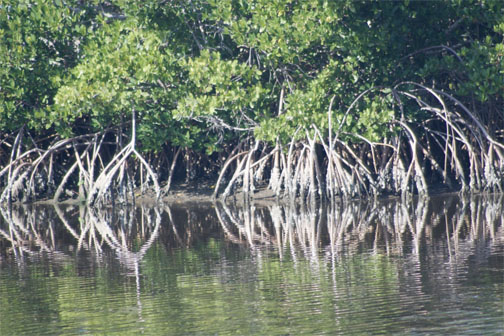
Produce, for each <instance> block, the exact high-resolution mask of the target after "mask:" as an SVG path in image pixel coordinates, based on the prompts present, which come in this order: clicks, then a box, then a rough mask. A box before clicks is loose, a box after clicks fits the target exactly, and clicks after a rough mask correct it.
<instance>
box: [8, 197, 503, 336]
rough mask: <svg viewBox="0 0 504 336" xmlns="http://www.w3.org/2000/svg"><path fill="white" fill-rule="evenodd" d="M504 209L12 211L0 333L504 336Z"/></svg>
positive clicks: (484, 204) (480, 205)
mask: <svg viewBox="0 0 504 336" xmlns="http://www.w3.org/2000/svg"><path fill="white" fill-rule="evenodd" d="M503 204H504V202H503V198H502V196H486V197H473V198H470V199H464V200H461V199H458V198H447V197H438V198H434V199H431V200H428V201H426V200H409V201H408V202H404V203H403V202H399V201H388V202H377V203H341V204H336V205H334V206H330V207H327V206H319V207H315V206H307V207H301V206H287V207H281V206H276V205H273V206H259V205H257V206H251V207H248V208H239V207H233V206H223V205H221V204H217V205H215V206H212V205H186V206H181V205H179V206H171V207H163V208H136V209H127V208H124V209H121V210H117V211H112V210H110V209H109V210H102V211H96V210H94V209H86V208H79V207H68V206H67V207H59V208H58V207H20V208H14V209H13V211H12V212H9V211H7V210H5V209H4V210H2V216H1V217H0V335H140V334H144V335H369V334H386V335H391V334H396V335H404V334H407V335H502V334H503V333H504V309H503V308H504V219H503V217H504V216H503V210H504V209H503V208H504V205H503Z"/></svg>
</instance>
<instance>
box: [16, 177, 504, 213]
mask: <svg viewBox="0 0 504 336" xmlns="http://www.w3.org/2000/svg"><path fill="white" fill-rule="evenodd" d="M214 186H215V183H214V181H194V182H191V183H177V184H174V185H173V186H172V188H171V189H170V191H169V192H168V194H167V195H164V196H163V197H161V199H160V200H159V201H158V200H156V199H155V196H154V195H152V193H150V192H146V193H144V194H141V195H138V194H137V195H136V198H135V202H134V204H135V205H152V206H154V205H156V204H189V203H193V204H203V203H205V204H213V203H215V202H226V203H228V202H230V203H237V204H240V203H242V204H243V203H245V201H244V198H243V196H244V195H243V193H242V191H241V190H240V189H238V190H237V191H235V192H234V193H232V194H230V195H229V196H228V197H227V198H226V200H225V201H223V200H222V199H220V198H219V197H217V199H214V198H213V197H212V195H213V193H214ZM499 194H501V193H498V192H485V191H479V192H468V193H467V194H466V195H467V196H472V195H477V196H482V195H499ZM463 195H464V194H462V193H461V192H460V191H457V190H448V189H447V188H443V187H440V186H437V187H436V186H432V189H431V193H430V194H429V195H426V196H419V195H418V194H410V196H411V197H440V196H447V197H448V196H449V197H452V196H463ZM401 198H402V197H401V195H377V196H366V197H361V198H351V199H348V201H366V200H384V201H386V200H400V199H401ZM250 200H251V201H252V202H254V204H264V205H269V204H278V203H287V202H290V200H287V199H285V198H284V197H276V196H275V194H274V193H273V191H272V190H270V189H267V188H265V187H257V189H256V191H255V192H254V193H252V194H251V195H250ZM326 201H327V200H326ZM296 202H301V200H300V199H299V198H296ZM323 202H324V201H323ZM12 204H13V205H19V204H30V205H56V204H61V205H78V204H84V202H81V201H79V200H78V199H76V198H74V199H71V198H70V199H65V200H62V201H57V202H56V201H54V200H52V199H41V200H36V201H32V202H20V201H16V202H13V203H12ZM117 205H123V204H117ZM124 205H132V203H131V202H128V203H126V204H124ZM108 206H112V204H106V205H105V207H108Z"/></svg>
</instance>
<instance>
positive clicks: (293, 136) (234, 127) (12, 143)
mask: <svg viewBox="0 0 504 336" xmlns="http://www.w3.org/2000/svg"><path fill="white" fill-rule="evenodd" d="M0 35H2V39H1V41H0V65H1V66H0V141H1V143H0V145H1V148H0V154H1V158H0V167H1V168H3V170H2V173H0V174H1V176H2V177H1V178H3V179H4V180H3V181H2V183H3V185H7V184H8V183H11V184H12V183H14V181H15V180H16V179H15V178H14V177H13V176H14V175H13V174H14V172H15V171H16V169H15V168H16V167H18V168H19V165H20V164H21V163H22V162H27V160H28V161H30V160H31V162H34V161H36V158H35V157H33V156H32V157H30V158H29V157H28V156H25V157H23V158H22V160H21V157H20V155H21V154H20V153H23V152H26V151H29V150H31V149H33V148H38V149H40V151H39V152H37V154H36V155H39V158H40V157H41V156H44V155H45V154H42V151H43V150H46V149H47V150H50V149H51V148H52V149H53V150H50V152H47V153H50V155H49V154H47V155H46V156H47V157H49V156H50V157H51V160H52V159H53V158H52V157H53V155H63V154H62V153H63V152H64V151H63V148H66V146H63V145H62V143H60V145H58V146H60V147H57V148H55V147H54V146H55V145H56V144H58V141H61V139H72V142H66V144H67V145H68V144H70V143H71V144H73V147H72V146H71V147H72V148H74V149H75V151H76V154H75V155H74V154H68V150H67V151H66V152H65V153H66V154H64V155H63V158H64V159H62V160H61V161H60V166H61V167H63V169H60V171H58V170H57V169H56V172H53V170H52V168H51V169H49V168H45V170H44V172H42V170H41V169H39V165H40V164H42V163H39V162H38V163H37V164H36V165H35V166H33V165H32V166H31V168H29V169H30V172H26V175H25V177H24V178H23V179H27V178H28V176H29V175H30V174H32V176H33V174H34V172H35V171H38V173H37V174H41V175H43V176H46V179H48V180H52V179H56V180H58V178H59V179H61V178H62V177H63V176H64V174H65V172H67V171H68V169H69V168H70V167H72V164H74V163H73V161H72V160H71V159H70V158H73V160H75V156H80V157H81V158H84V157H85V156H86V155H88V154H89V153H90V152H86V150H90V149H89V146H88V145H89V143H90V142H94V143H95V144H96V143H97V141H98V138H97V136H98V135H100V136H101V135H103V136H104V137H105V138H103V139H105V140H103V141H104V142H103V143H106V144H108V145H107V146H108V147H106V148H105V147H99V150H100V153H101V155H102V156H100V159H101V160H102V161H103V162H102V163H101V168H102V169H105V168H106V165H107V162H108V161H110V160H112V161H110V162H115V163H118V164H123V163H124V162H126V161H127V160H129V159H127V158H124V159H120V158H118V159H117V160H116V161H114V160H113V159H112V157H114V153H119V152H120V151H121V149H122V147H123V146H124V145H125V144H126V143H127V142H128V141H130V140H133V141H134V144H135V146H136V148H138V149H139V151H140V152H139V153H137V154H138V155H140V153H144V154H145V153H146V154H148V155H149V156H148V159H146V160H147V161H149V160H150V161H149V164H151V165H153V166H155V167H157V170H158V171H157V173H158V176H166V174H168V168H169V166H170V165H169V164H168V163H169V162H170V161H175V162H176V161H177V160H179V161H180V160H185V161H184V162H185V163H186V165H185V166H186V167H187V172H186V175H187V176H190V175H191V173H190V172H189V170H193V169H194V168H193V167H194V165H193V164H194V163H197V164H198V165H205V166H206V168H205V170H200V171H199V172H198V173H199V174H201V173H203V172H204V171H206V172H207V173H209V172H212V171H216V170H218V169H220V168H221V167H222V163H223V161H222V160H224V158H225V157H226V156H227V155H231V154H233V153H234V154H236V151H234V152H232V149H233V148H234V146H235V145H238V147H239V148H237V149H236V150H237V151H242V152H243V151H246V150H250V152H251V154H252V153H254V154H253V155H254V156H253V157H252V156H251V155H249V156H248V157H245V156H243V160H246V161H248V166H249V168H247V169H252V168H251V167H253V163H251V160H252V161H254V160H259V159H260V158H266V157H265V156H261V155H264V154H265V153H267V152H268V150H269V149H267V148H270V149H271V148H273V147H274V148H275V151H274V153H273V152H270V154H271V156H270V157H271V160H270V159H269V157H268V160H269V161H268V162H266V161H267V160H266V159H265V160H264V162H265V164H267V166H268V167H270V168H272V169H274V167H277V168H279V169H280V170H282V171H285V172H289V170H290V169H291V168H295V169H296V170H300V169H301V166H303V165H305V166H307V165H308V166H309V165H312V164H313V162H312V163H310V164H308V162H306V163H303V164H301V163H300V164H297V163H296V162H302V161H304V160H308V159H307V158H308V157H311V158H313V157H314V156H315V153H317V155H316V161H317V162H316V164H315V166H316V167H315V168H312V169H311V170H310V171H312V173H313V169H316V170H317V172H316V173H313V174H315V175H317V176H316V178H317V180H318V181H319V182H317V186H318V187H317V188H316V189H318V190H323V189H325V187H324V185H325V184H328V185H331V183H332V182H331V181H332V180H339V181H340V185H342V184H344V183H345V181H346V182H349V183H350V184H355V185H356V187H355V188H354V189H353V191H350V190H346V191H345V190H343V189H341V188H340V187H337V188H336V187H334V186H332V187H328V188H333V189H334V188H336V189H338V188H339V189H338V190H336V189H334V190H336V192H337V193H340V194H349V195H354V194H356V193H360V192H361V191H362V190H365V191H366V192H368V191H369V192H376V193H379V192H397V191H404V190H405V189H408V188H410V187H408V186H407V185H408V184H411V183H410V182H411V181H415V183H416V186H413V187H411V188H413V189H412V190H416V191H418V192H421V191H426V190H425V189H426V188H427V187H426V186H427V184H430V183H444V184H447V185H449V186H450V187H453V188H457V187H462V188H465V187H466V186H467V187H468V188H472V189H492V190H494V189H499V190H502V188H503V182H502V176H503V172H504V145H502V144H503V142H504V141H503V139H504V107H503V106H504V99H503V92H504V63H503V56H504V4H503V3H502V2H500V1H462V0H459V1H450V2H436V1H429V2H421V1H406V0H405V1H350V0H348V1H323V0H306V1H296V0H273V1H272V0H268V1H266V0H254V1H241V0H219V1H217V0H207V1H204V0H191V1H185V0H175V1H162V0H148V1H142V2H139V1H132V0H116V1H97V0H94V1H78V0H66V1H64V0H61V1H53V0H44V1H29V0H21V1H19V0H16V1H12V0H2V1H1V2H0ZM132 117H133V118H135V119H136V124H135V126H136V127H135V131H136V132H132V130H131V126H132V123H131V121H132ZM19 130H23V132H22V133H18V132H19ZM105 133H107V134H105ZM18 134H22V137H21V138H23V139H24V140H23V139H21V138H20V137H18V138H16V135H18ZM133 134H135V137H132V135H133ZM88 135H89V137H85V136H88ZM79 137H80V138H79ZM16 139H17V140H16ZM75 139H78V140H79V141H80V140H82V139H85V141H84V140H82V141H81V142H78V141H77V142H76V140H75ZM123 139H129V140H124V142H123ZM111 142H112V145H111V144H110V143H111ZM114 143H115V144H117V145H118V146H116V145H114ZM303 144H305V145H303ZM85 146H88V147H85ZM104 146H105V145H104ZM289 146H290V148H291V149H290V150H289V151H287V150H288V149H289V148H288V147H289ZM303 146H305V147H306V148H308V149H307V150H306V152H303V149H302V147H303ZM377 146H378V147H377ZM84 148H87V149H86V150H84ZM178 148H181V149H182V150H183V152H184V154H185V155H183V156H178V153H179V152H178V151H177V149H178ZM391 148H392V149H393V153H392V152H390V150H391ZM56 149H58V150H56ZM14 150H16V151H17V154H16V155H17V156H16V155H13V152H14ZM370 151H372V152H373V153H372V157H371V156H370V155H368V154H369V152H370ZM107 153H108V154H107ZM175 153H176V154H175ZM216 153H218V154H216ZM260 153H263V154H260ZM292 153H294V154H292ZM296 153H297V154H296ZM308 153H311V154H308ZM333 153H334V158H333ZM461 153H462V154H461ZM9 154H11V155H9ZM312 154H313V155H312ZM89 155H90V154H89ZM278 155H280V157H278ZM95 157H96V155H95ZM17 159H19V160H18V161H16V160H17ZM230 159H231V156H230ZM44 160H46V158H45V157H44ZM44 160H41V161H44ZM142 160H143V158H142ZM235 160H236V162H235V163H230V164H233V165H235V167H236V169H237V170H239V169H240V167H242V166H243V167H245V166H247V164H246V163H245V161H243V162H241V161H240V160H239V158H237V159H235ZM311 160H313V159H311ZM338 160H340V161H341V162H340V161H338ZM14 161H15V163H16V164H15V165H13V164H12V163H13V162H14ZM46 161H47V160H46ZM77 161H79V159H77ZM44 162H45V161H44ZM51 162H52V161H51ZM89 162H95V161H94V160H90V161H89ZM96 162H97V161H96ZM338 162H340V163H338ZM398 162H399V163H398ZM144 163H146V162H144ZM75 165H78V166H79V169H80V174H84V175H86V174H88V173H89V171H90V170H93V173H91V178H90V179H91V180H94V179H95V176H94V175H97V174H99V172H100V169H97V170H94V166H96V165H97V163H96V164H95V163H92V164H89V163H88V166H87V168H86V167H84V166H85V165H83V164H82V163H79V162H76V163H75ZM289 165H291V166H289ZM319 165H320V167H319ZM49 166H51V165H49ZM91 166H93V169H91ZM329 166H334V167H333V168H334V169H336V170H337V171H339V173H338V174H339V175H340V177H338V176H336V175H334V174H335V173H334V172H333V168H330V167H329ZM355 166H358V167H357V168H355ZM51 167H52V166H51ZM216 167H217V168H216ZM255 167H262V166H261V165H260V164H258V165H256V166H255ZM394 167H395V168H394ZM129 169H133V168H131V167H130V168H129ZM262 169H264V167H262V168H260V169H259V170H261V171H254V172H253V173H251V174H252V175H254V176H253V177H252V175H251V176H250V177H251V179H255V180H260V179H261V176H262ZM394 169H395V170H394ZM398 169H399V170H402V171H404V172H403V173H402V177H401V178H400V179H398V177H397V176H399V175H397V174H398V173H397V170H398ZM21 170H22V169H21ZM21 170H19V171H18V172H17V174H18V175H19V176H22V171H21ZM83 171H87V172H88V173H83ZM301 171H302V169H301ZM392 171H394V172H395V173H393V172H392ZM411 171H414V173H411ZM436 171H437V173H435V172H436ZM113 172H114V173H112V172H110V174H109V175H107V177H108V178H111V177H112V175H114V174H115V172H116V170H113ZM342 172H344V173H342ZM171 173H173V169H172V171H171ZM171 173H170V174H171ZM58 174H59V175H58ZM138 174H139V173H138V172H137V171H132V172H131V171H130V175H131V176H130V179H133V180H134V181H137V180H138V176H139V175H138ZM247 174H248V173H247ZM247 174H246V173H245V172H243V171H242V173H241V174H239V175H240V176H237V179H238V180H239V179H242V178H243V180H244V182H246V181H247V179H248V177H247ZM286 174H287V173H285V174H284V175H282V177H279V178H280V180H279V181H280V182H279V183H280V185H279V187H278V188H284V189H288V188H287V185H288V184H289V183H290V182H288V181H291V180H292V179H294V180H296V179H297V180H299V179H300V177H299V176H296V175H293V174H291V175H289V176H288V174H287V175H286ZM394 174H395V175H394ZM53 175H55V177H53ZM266 175H267V176H269V175H268V174H266ZM270 175H271V177H272V178H273V177H274V176H275V174H274V173H273V172H272V173H271V174H270ZM191 176H192V175H191ZM322 176H324V178H321V177H322ZM343 176H347V177H345V178H344V177H343ZM377 176H380V178H377ZM151 177H152V178H155V177H153V176H151ZM426 178H427V179H429V180H430V181H424V180H425V179H426ZM32 179H33V178H32ZM32 179H31V180H32ZM79 179H82V176H81V177H79V178H78V179H76V180H79ZM419 179H420V180H422V181H423V182H422V183H420V182H418V180H419ZM7 180H9V181H11V182H8V181H7ZM31 180H30V181H31ZM231 180H232V181H234V180H233V178H231ZM322 180H324V181H322ZM399 180H400V181H399ZM20 181H21V180H19V182H20ZM314 181H315V178H312V180H311V182H308V184H310V185H311V187H313V184H314V183H315V182H314ZM394 181H395V182H394ZM30 183H31V182H30ZM55 183H57V182H55ZM294 183H298V182H294ZM419 183H420V184H419ZM413 184H414V183H413ZM378 185H380V186H378ZM270 186H271V183H270ZM88 187H89V186H88ZM272 187H273V189H278V188H277V187H276V186H275V185H273V186H272ZM311 187H310V188H311ZM89 188H91V187H89ZM301 189H302V188H301ZM296 190H297V188H296V187H295V188H294V193H296ZM334 190H333V191H334ZM301 191H302V190H301ZM291 192H292V190H291ZM327 193H329V194H330V193H331V192H330V191H329V190H328V189H327Z"/></svg>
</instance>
